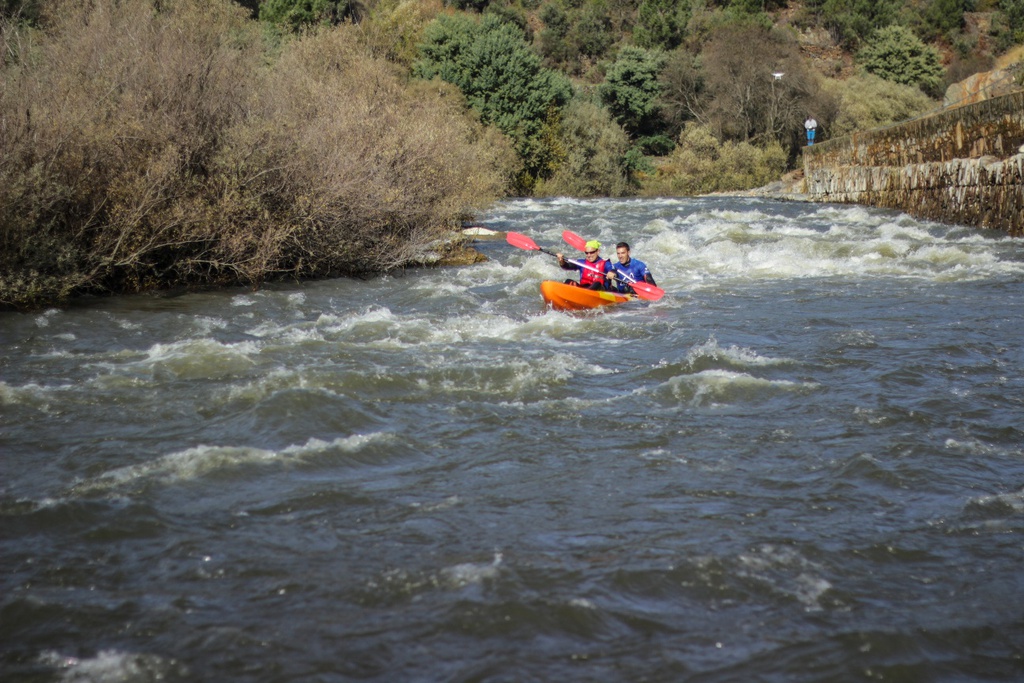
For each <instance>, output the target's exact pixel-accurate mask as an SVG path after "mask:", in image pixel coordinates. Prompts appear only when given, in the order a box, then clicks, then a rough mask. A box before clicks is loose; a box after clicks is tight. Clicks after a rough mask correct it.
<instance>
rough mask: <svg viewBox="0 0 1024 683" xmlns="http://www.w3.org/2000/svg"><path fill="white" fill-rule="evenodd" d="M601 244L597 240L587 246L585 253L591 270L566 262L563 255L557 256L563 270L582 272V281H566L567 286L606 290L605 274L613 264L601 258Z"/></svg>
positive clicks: (591, 241)
mask: <svg viewBox="0 0 1024 683" xmlns="http://www.w3.org/2000/svg"><path fill="white" fill-rule="evenodd" d="M600 251H601V243H600V242H598V241H597V240H590V241H589V242H587V244H586V249H584V250H583V253H584V254H585V255H586V258H587V261H586V263H587V265H588V266H591V267H592V268H593V269H591V268H584V267H583V266H581V265H579V264H578V263H573V262H572V261H566V260H565V257H564V256H563V255H562V254H555V256H557V257H558V265H559V266H561V267H562V270H578V271H580V281H579V282H576V281H575V280H573V279H571V278H570V279H568V280H566V281H565V284H567V285H575V286H577V287H586V288H587V289H606V288H607V287H606V282H605V273H607V272H608V268H609V267H610V266H611V262H610V261H608V260H606V259H603V258H601V254H600Z"/></svg>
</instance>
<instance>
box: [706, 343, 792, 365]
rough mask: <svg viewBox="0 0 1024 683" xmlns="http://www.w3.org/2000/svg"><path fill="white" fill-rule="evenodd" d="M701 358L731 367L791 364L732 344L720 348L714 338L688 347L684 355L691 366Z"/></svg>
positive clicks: (787, 359)
mask: <svg viewBox="0 0 1024 683" xmlns="http://www.w3.org/2000/svg"><path fill="white" fill-rule="evenodd" d="M701 358H709V359H712V360H724V361H726V362H728V363H730V364H732V365H743V366H751V367H764V366H770V365H789V364H791V363H793V360H792V359H790V358H769V357H768V356H761V355H759V354H758V353H757V352H756V351H752V350H750V349H746V348H740V347H738V346H736V345H735V344H733V345H732V346H729V347H728V348H722V347H721V346H719V344H718V340H717V339H716V338H715V337H710V338H709V339H708V340H707V341H706V342H704V343H702V344H697V345H695V346H692V347H690V350H689V351H687V353H686V360H687V362H688V363H690V364H691V365H692V364H694V363H696V362H697V361H698V360H700V359H701Z"/></svg>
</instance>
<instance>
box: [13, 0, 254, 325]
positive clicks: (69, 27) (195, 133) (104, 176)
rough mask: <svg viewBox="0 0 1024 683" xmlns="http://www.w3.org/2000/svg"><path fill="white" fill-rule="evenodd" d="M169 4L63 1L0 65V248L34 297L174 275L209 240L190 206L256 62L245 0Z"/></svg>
mask: <svg viewBox="0 0 1024 683" xmlns="http://www.w3.org/2000/svg"><path fill="white" fill-rule="evenodd" d="M162 4H163V10H162V11H156V10H154V7H153V4H152V3H150V2H145V1H143V0H134V1H132V0H127V1H124V2H115V1H114V0H97V1H96V2H86V1H68V2H63V3H57V4H55V5H53V6H51V8H50V10H51V11H50V12H49V13H48V14H47V15H46V16H45V17H44V26H45V29H44V31H43V32H42V33H40V34H37V35H36V36H35V37H36V38H37V40H36V44H35V45H32V46H30V47H28V48H27V49H25V50H22V51H20V52H19V54H18V55H17V57H16V58H15V59H12V60H11V61H9V62H8V63H7V64H5V66H4V74H3V76H4V89H3V91H4V94H3V96H2V99H0V112H2V117H3V121H4V124H5V135H4V136H3V140H2V141H0V159H2V160H0V207H2V208H0V212H2V213H0V235H2V236H3V237H2V243H0V259H2V260H3V264H4V266H6V268H5V270H6V271H7V272H8V273H10V274H11V278H12V279H13V278H14V277H15V276H17V278H18V279H19V280H20V281H21V282H22V283H23V286H24V283H27V284H29V285H32V287H34V290H33V291H32V292H29V294H30V295H31V297H35V298H39V299H41V300H46V299H48V298H60V297H62V296H63V295H66V294H67V293H69V292H72V291H81V290H91V291H95V290H114V291H120V290H132V289H138V288H141V287H143V286H146V284H147V283H150V282H166V283H168V284H174V283H175V281H176V280H178V279H182V276H183V275H187V274H185V273H176V272H174V271H175V270H176V269H175V267H174V264H175V263H176V261H177V260H178V258H179V257H180V256H181V255H182V254H183V253H187V252H188V251H191V252H197V251H199V252H201V251H202V249H203V246H204V244H205V242H204V241H202V240H197V239H196V237H195V232H196V224H197V223H198V222H199V221H200V220H202V217H201V216H197V215H194V214H192V213H190V212H188V211H184V210H183V204H184V203H187V202H188V201H189V200H190V198H192V197H194V196H195V195H197V194H200V193H202V176H203V173H204V170H205V166H206V163H207V161H208V160H209V158H210V157H211V155H212V154H213V152H214V151H215V149H216V147H217V144H218V139H219V136H220V134H221V131H222V130H223V129H224V127H225V126H226V125H228V124H229V123H230V121H231V120H232V118H234V117H235V116H237V115H238V113H239V111H240V110H239V103H240V102H241V101H242V100H243V98H242V96H241V95H242V93H243V92H244V89H245V87H246V84H247V83H248V82H250V81H251V78H250V74H251V73H252V70H253V65H254V64H256V63H257V62H258V60H256V59H255V58H254V52H253V50H252V49H251V48H252V45H253V42H252V36H247V35H246V33H245V31H246V28H247V26H246V22H245V21H244V11H243V10H241V9H240V8H238V7H236V6H233V5H231V4H230V3H228V2H213V3H206V2H201V1H200V0H176V1H168V2H164V3H162ZM25 30H26V29H21V31H25ZM186 247H188V249H186ZM55 256H57V257H56V258H55ZM185 279H187V278H185ZM47 282H48V283H50V284H49V285H47V286H44V287H43V288H42V289H41V290H40V289H39V285H40V283H47ZM4 286H7V287H8V288H10V287H11V286H12V285H11V284H10V283H9V282H7V281H5V282H3V283H0V288H2V287H4ZM49 289H55V291H52V292H50V293H48V290H49ZM2 296H3V300H4V301H6V302H7V303H13V304H16V305H17V304H19V303H32V301H31V299H29V301H18V299H19V298H22V299H24V298H26V296H24V295H19V293H18V291H17V287H15V291H5V292H3V295H2Z"/></svg>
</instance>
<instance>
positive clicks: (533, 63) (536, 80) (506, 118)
mask: <svg viewBox="0 0 1024 683" xmlns="http://www.w3.org/2000/svg"><path fill="white" fill-rule="evenodd" d="M419 54H420V58H419V59H418V60H417V61H416V63H415V64H414V65H413V74H414V75H415V76H417V77H418V78H423V79H428V80H429V79H431V78H440V79H442V80H444V81H447V82H449V83H452V84H453V85H455V86H456V87H458V88H459V90H460V91H462V94H463V95H464V96H465V97H466V101H467V103H468V104H469V106H470V107H471V108H472V109H474V110H475V111H476V112H478V113H479V115H480V118H481V120H482V121H483V122H484V123H487V124H494V125H495V126H497V127H498V128H499V129H500V130H501V131H502V132H504V133H505V134H506V135H508V136H509V137H511V138H512V140H513V141H514V144H515V147H516V150H517V152H518V153H519V155H520V157H521V158H522V160H523V163H524V169H525V171H526V174H527V176H528V178H527V183H529V182H531V180H530V179H536V178H540V177H546V176H547V175H549V174H550V169H551V158H550V157H551V149H550V145H549V144H548V143H547V142H546V138H545V135H546V134H548V132H549V131H548V130H547V127H548V126H550V125H551V120H552V119H551V117H552V114H553V113H556V112H557V110H559V109H561V108H562V107H563V106H565V104H566V103H568V102H569V100H570V99H571V97H572V86H571V84H570V83H569V80H568V79H567V78H566V77H564V76H562V75H561V74H559V73H557V72H555V71H551V70H550V69H545V68H543V67H542V66H541V62H540V57H539V56H538V55H537V54H536V53H535V52H533V51H532V50H531V49H530V48H529V46H528V45H527V43H526V42H525V40H524V36H523V32H522V30H521V29H520V28H519V27H518V26H516V25H514V24H511V23H507V22H503V21H501V19H500V18H498V17H496V16H494V15H485V16H484V17H483V18H481V19H477V18H474V17H470V16H468V15H465V14H456V15H442V16H440V17H438V18H437V19H436V20H435V21H434V22H433V23H431V24H430V25H429V26H428V27H427V29H426V31H425V32H424V39H423V42H422V43H421V45H420V51H419Z"/></svg>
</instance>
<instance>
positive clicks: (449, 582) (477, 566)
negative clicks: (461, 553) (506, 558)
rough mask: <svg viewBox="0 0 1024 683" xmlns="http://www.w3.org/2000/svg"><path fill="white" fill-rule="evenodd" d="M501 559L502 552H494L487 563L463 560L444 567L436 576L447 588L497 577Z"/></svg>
mask: <svg viewBox="0 0 1024 683" xmlns="http://www.w3.org/2000/svg"><path fill="white" fill-rule="evenodd" d="M501 561H502V554H501V553H494V559H493V560H492V561H491V562H490V563H489V564H485V563H474V562H465V563H462V564H457V565H454V566H451V567H445V568H444V569H442V570H441V571H440V572H438V578H439V579H440V582H441V585H443V586H446V587H448V588H462V587H464V586H469V585H472V584H478V583H482V582H483V581H485V580H489V579H494V578H497V576H498V572H499V569H500V567H501Z"/></svg>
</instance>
